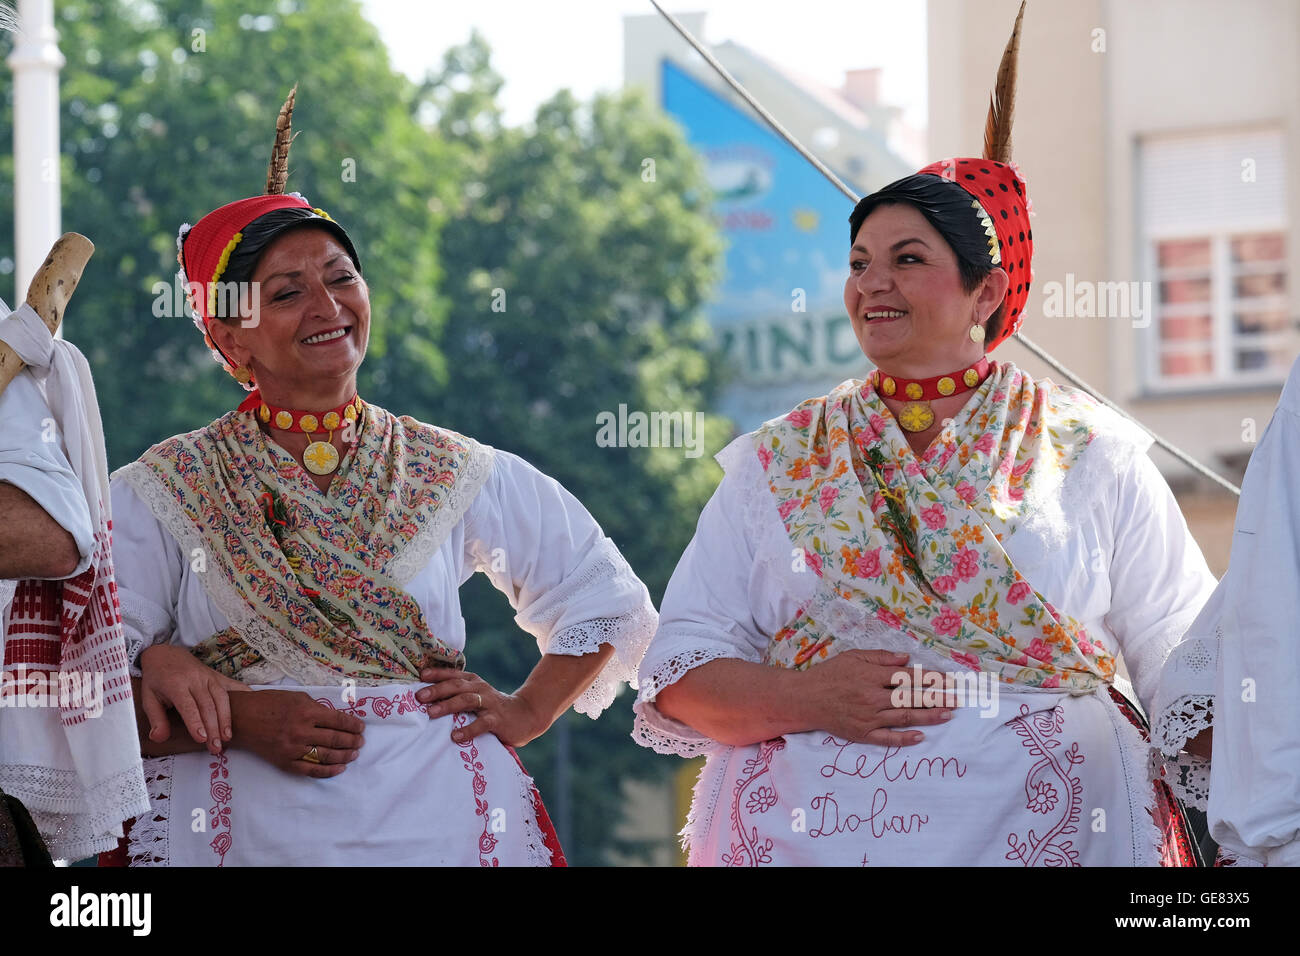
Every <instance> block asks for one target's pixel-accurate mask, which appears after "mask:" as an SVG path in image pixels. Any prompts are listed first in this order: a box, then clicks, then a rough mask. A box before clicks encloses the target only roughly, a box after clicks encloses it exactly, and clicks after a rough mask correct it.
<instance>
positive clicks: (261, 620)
mask: <svg viewBox="0 0 1300 956" xmlns="http://www.w3.org/2000/svg"><path fill="white" fill-rule="evenodd" d="M358 427H359V434H358V437H357V441H356V443H355V444H354V445H353V447H352V449H351V450H350V451H349V452H348V454H347V455H345V456H344V458H343V460H342V462H341V463H340V466H339V469H338V471H337V472H336V473H335V475H334V477H333V479H332V481H331V483H330V487H329V490H328V492H326V493H324V494H322V493H321V491H320V489H319V488H317V486H316V485H315V484H314V483H313V482H312V480H311V478H310V477H309V476H308V475H307V473H306V472H305V471H304V470H303V469H302V467H301V466H300V465H299V464H298V462H297V461H296V460H294V458H293V457H292V456H291V455H289V454H288V453H287V452H286V451H284V450H283V449H281V448H280V447H279V446H277V445H275V444H273V443H271V442H268V441H267V439H266V437H265V436H264V435H263V433H262V432H261V430H260V429H259V428H258V427H257V424H256V422H255V421H254V419H253V415H252V413H250V412H232V413H231V414H228V415H225V416H224V417H222V418H220V419H218V420H217V421H215V422H213V423H212V424H210V425H208V426H207V427H206V428H201V429H199V430H197V431H194V432H190V433H188V434H185V435H178V436H176V437H174V438H171V439H169V440H167V441H165V442H162V443H161V444H159V445H156V446H154V447H153V448H151V449H150V450H149V451H147V452H146V453H145V454H144V455H143V456H141V458H140V459H139V461H137V462H135V463H134V464H132V465H128V466H127V468H125V469H123V472H125V473H126V477H127V479H128V480H129V481H130V483H131V484H132V485H133V486H134V487H136V488H137V490H138V491H141V492H143V494H142V497H144V498H145V500H146V501H149V502H150V504H151V507H152V508H153V510H154V512H155V514H156V515H157V517H158V518H159V519H160V520H162V521H163V523H164V524H165V525H166V526H168V528H169V530H171V531H172V533H173V534H174V535H176V537H177V539H178V540H179V541H181V543H182V546H183V547H184V548H186V550H187V553H186V554H185V559H186V560H187V561H190V562H191V566H192V567H193V568H194V569H195V570H196V571H202V572H203V573H202V574H201V575H200V577H201V579H202V580H203V583H204V586H205V589H206V590H207V592H208V594H209V596H210V597H211V598H212V600H213V602H214V603H215V604H216V605H217V606H218V607H219V608H220V609H221V610H222V611H223V613H225V614H226V616H227V617H228V618H229V619H230V622H231V625H232V626H231V627H230V628H229V629H227V630H226V631H222V632H220V633H218V634H216V635H214V636H213V637H212V638H209V639H208V640H207V641H204V642H203V643H201V644H200V645H199V647H197V648H195V653H196V655H197V656H198V657H199V658H200V659H201V660H204V661H205V662H206V663H209V664H211V665H212V666H215V667H218V668H219V669H221V670H223V671H224V672H225V673H227V674H230V675H232V676H238V675H239V674H241V673H245V672H246V671H247V669H248V668H251V667H253V666H254V665H257V664H261V663H262V662H263V661H270V662H272V663H273V664H276V665H279V667H280V668H281V669H282V670H284V671H286V672H287V673H289V674H291V675H294V676H296V677H299V678H300V679H302V680H303V681H304V682H308V683H322V682H327V681H328V682H333V681H336V680H338V679H340V678H349V677H350V678H354V679H357V680H358V681H359V682H383V681H392V680H407V679H410V680H416V679H418V676H419V669H420V666H421V663H422V662H424V661H425V660H426V659H428V658H429V657H431V656H432V657H434V658H437V659H440V660H443V661H446V662H449V663H456V662H463V657H461V656H460V655H459V653H458V652H457V651H455V650H452V649H450V648H449V647H447V646H446V645H445V644H444V643H443V642H442V641H440V640H439V639H438V638H437V637H436V636H434V635H433V634H432V633H431V632H430V629H429V625H428V623H427V621H426V620H425V617H424V613H423V611H422V610H421V608H420V606H419V604H418V603H417V602H416V601H415V599H414V598H413V597H411V595H410V594H408V593H407V592H406V591H405V590H403V588H402V584H404V583H405V581H406V580H408V579H409V577H410V576H411V574H413V573H414V571H416V570H418V568H419V567H421V566H423V563H424V561H423V560H421V561H418V562H416V563H415V564H414V565H413V566H411V565H412V562H411V561H410V560H408V559H409V558H410V557H412V556H413V555H412V553H411V552H412V551H418V552H419V554H418V555H414V556H415V557H423V558H424V559H425V560H427V557H428V555H431V554H432V553H433V550H434V549H435V548H436V547H437V546H438V545H439V544H441V541H442V540H443V539H444V538H445V536H446V534H447V532H448V531H449V530H450V529H451V527H452V526H453V525H454V523H455V521H456V520H459V517H460V515H461V514H462V513H463V511H464V509H465V508H466V507H468V505H469V503H470V501H472V500H473V497H474V495H475V494H476V493H477V491H478V488H479V487H480V486H481V484H482V481H483V479H484V477H485V476H486V472H487V470H488V469H487V468H486V467H484V466H483V459H487V461H488V462H489V463H490V452H491V450H490V449H485V448H484V447H483V446H480V445H478V444H477V443H476V442H474V441H473V440H472V439H469V438H466V437H464V436H462V435H458V434H456V433H455V432H450V431H445V430H443V429H439V428H435V427H433V426H431V425H426V424H422V423H420V422H417V421H415V420H414V419H411V418H397V417H396V416H394V415H392V414H391V413H389V412H387V411H385V410H384V409H382V408H378V407H376V406H374V405H367V406H366V408H365V411H364V413H363V414H362V416H361V417H360V418H359V419H358ZM160 489H161V492H160ZM178 532H180V533H178ZM196 542H197V543H198V546H197V547H193V545H195V543H196ZM200 562H202V564H200ZM403 567H405V572H403V570H402V568H403Z"/></svg>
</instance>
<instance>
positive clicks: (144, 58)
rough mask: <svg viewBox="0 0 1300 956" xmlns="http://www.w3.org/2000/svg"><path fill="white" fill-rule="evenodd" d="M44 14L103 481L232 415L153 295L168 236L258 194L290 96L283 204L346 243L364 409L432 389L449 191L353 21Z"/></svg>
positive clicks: (401, 94) (320, 11)
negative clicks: (85, 263)
mask: <svg viewBox="0 0 1300 956" xmlns="http://www.w3.org/2000/svg"><path fill="white" fill-rule="evenodd" d="M268 7H269V8H270V10H271V12H267V10H268ZM55 12H56V16H57V22H56V26H57V28H58V30H59V34H60V40H59V42H60V47H61V49H62V50H63V53H64V55H65V57H66V58H67V65H66V66H65V67H64V70H63V72H62V76H61V101H62V107H63V108H62V116H61V123H62V128H61V138H62V144H63V145H62V151H63V157H62V159H63V168H62V172H63V185H64V193H63V210H64V212H63V222H64V228H65V229H71V230H76V231H79V232H83V233H85V234H86V235H88V236H90V238H91V239H92V240H93V241H94V242H95V244H96V253H95V257H94V258H93V259H92V260H91V264H90V266H89V268H88V269H87V272H86V275H85V277H84V278H83V284H82V291H81V292H80V294H79V295H78V296H77V298H76V299H75V300H74V301H73V304H72V307H71V310H70V314H69V316H68V319H67V333H66V334H67V336H68V338H69V339H71V340H72V341H74V342H76V343H77V344H78V345H79V346H80V347H81V348H82V350H83V351H85V352H86V355H87V358H89V360H90V363H91V366H92V368H93V370H94V373H95V381H96V384H97V387H98V391H99V398H100V402H101V404H102V405H103V406H104V413H105V414H104V419H105V426H106V432H107V443H108V452H109V461H110V464H111V465H112V466H118V465H122V464H125V463H126V462H127V461H130V460H132V459H133V458H135V457H136V456H137V455H138V454H139V453H140V452H141V451H143V450H144V449H145V448H147V447H149V446H150V445H152V444H153V443H154V442H156V441H159V440H161V439H162V438H164V437H166V436H168V435H171V434H174V433H176V432H180V431H188V430H189V429H192V428H195V427H198V426H199V425H201V424H203V423H205V422H208V421H211V420H212V419H213V418H215V417H217V416H218V415H219V414H221V413H223V412H225V411H228V410H229V409H230V408H232V407H233V406H234V405H235V404H237V403H238V401H239V400H240V398H241V397H242V393H241V392H240V390H239V387H238V386H237V385H235V384H234V382H233V381H232V380H231V379H230V378H229V377H228V376H226V375H225V373H223V372H222V371H221V370H220V369H219V368H218V367H217V366H216V364H215V363H214V362H212V360H211V358H210V357H209V355H208V353H207V351H206V350H205V349H204V348H202V347H201V344H200V339H199V335H198V332H197V331H196V330H195V328H194V327H193V325H192V323H191V321H190V319H189V318H188V316H186V315H183V314H178V313H177V312H176V310H175V309H174V307H173V306H172V304H171V303H170V302H160V300H159V296H158V292H157V286H158V284H160V283H161V284H166V285H168V286H171V285H172V284H173V281H174V277H175V275H176V271H177V263H176V232H177V229H178V228H179V226H180V225H181V223H182V222H186V221H188V222H196V221H197V220H198V218H199V217H200V216H202V215H203V214H204V213H205V212H207V211H208V210H210V209H214V208H216V207H217V206H219V205H221V204H223V203H226V202H230V201H231V200H233V199H237V198H241V197H244V196H251V195H257V194H259V193H261V192H262V191H263V189H264V188H265V182H266V163H267V159H268V157H269V155H270V146H271V139H272V136H273V134H274V131H275V116H276V113H277V111H278V110H279V107H280V103H281V102H282V101H283V99H284V97H285V95H286V94H287V93H288V91H289V89H290V87H292V86H293V85H294V84H295V83H297V84H298V85H299V95H298V107H297V109H296V111H295V117H294V120H295V128H296V129H297V130H299V131H300V135H299V136H298V139H297V141H296V142H295V144H294V147H293V152H292V154H291V157H290V176H289V185H288V188H289V189H290V190H292V191H300V192H302V193H303V194H304V195H305V196H307V198H308V199H310V200H311V202H312V203H313V204H315V205H317V206H320V207H322V208H324V209H326V210H327V211H328V212H329V213H330V214H331V215H332V216H334V218H336V219H338V220H339V221H340V222H342V223H344V224H345V225H346V226H347V228H348V231H349V233H350V234H351V235H352V236H353V239H354V241H355V242H356V245H357V247H358V250H359V251H360V254H361V256H362V267H363V269H364V271H365V275H366V278H367V281H368V282H369V284H370V286H371V296H372V310H373V315H374V322H373V328H372V332H371V344H370V354H369V358H368V360H367V363H366V366H365V368H364V370H363V376H364V379H365V380H364V383H363V390H364V393H365V394H366V395H367V396H369V397H371V398H372V399H373V400H374V401H376V402H379V403H380V404H400V403H398V402H397V401H396V399H397V398H398V397H399V396H400V395H401V394H403V391H404V386H403V383H404V382H405V381H406V380H408V379H411V378H418V379H420V380H429V381H435V382H437V381H444V382H445V380H446V376H447V367H446V364H445V362H444V361H443V359H442V356H441V355H440V354H439V352H438V349H437V346H436V345H435V344H434V343H435V341H436V337H437V333H438V328H439V325H440V323H441V322H442V321H443V319H444V316H445V311H446V309H445V303H443V302H442V301H440V299H439V296H438V292H437V290H438V285H439V281H440V278H441V275H440V271H439V264H438V242H439V232H440V224H441V218H442V217H441V214H440V213H439V210H441V209H444V208H446V207H447V205H448V202H449V200H450V199H451V198H452V196H453V195H454V190H455V176H454V173H453V171H452V170H451V169H450V164H449V162H448V156H449V152H448V149H447V148H446V146H445V144H444V143H443V142H442V140H441V139H440V138H439V137H437V136H431V135H429V133H428V131H427V130H426V129H424V128H423V127H422V126H421V125H420V123H419V122H418V121H417V119H416V117H415V115H414V106H415V102H416V97H417V93H418V91H417V89H416V87H415V85H414V84H412V83H411V82H409V81H408V80H407V79H406V78H405V77H403V76H401V75H400V74H397V73H395V72H394V71H393V70H392V69H391V67H390V66H389V63H388V54H387V50H386V49H385V47H384V45H383V43H382V42H381V41H380V39H379V36H378V34H377V32H376V31H375V29H374V27H373V26H372V25H371V24H370V23H368V22H367V21H366V20H365V19H364V18H363V17H362V16H361V13H360V7H359V5H358V4H357V3H355V2H353V0H312V2H310V3H306V2H298V0H278V2H276V3H273V4H267V3H266V2H264V0H221V2H217V0H197V2H196V0H154V2H144V0H134V2H132V0H60V2H59V3H58V4H57V5H56V9H55ZM0 42H4V43H5V44H9V43H11V40H10V39H9V38H5V39H4V40H3V41H0ZM4 52H6V53H7V52H8V46H7V45H6V48H5V50H4ZM11 86H12V84H6V85H5V90H4V95H5V97H6V102H5V104H4V106H5V111H4V117H3V124H4V130H3V133H2V135H4V136H5V137H10V136H11V130H12V116H13V113H12V89H11ZM4 162H5V164H7V170H6V171H7V172H8V175H6V176H4V177H3V180H4V183H5V186H6V188H8V189H9V190H10V193H9V194H8V195H5V196H3V197H0V202H3V206H4V207H5V208H0V216H3V217H4V221H6V222H8V221H12V192H11V190H12V183H13V176H12V158H11V157H10V156H8V155H7V154H6V155H5V157H4ZM10 241H11V240H10V239H9V237H7V236H6V237H5V242H6V243H8V242H10ZM156 310H157V311H163V312H165V313H166V314H163V315H156V314H155V311H156ZM164 396H165V397H164ZM139 409H147V410H148V412H147V414H140V412H139V411H138V410H139Z"/></svg>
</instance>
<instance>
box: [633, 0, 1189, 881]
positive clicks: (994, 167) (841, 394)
mask: <svg viewBox="0 0 1300 956" xmlns="http://www.w3.org/2000/svg"><path fill="white" fill-rule="evenodd" d="M1018 28H1019V21H1017V34H1018ZM1015 44H1016V35H1013V39H1012V43H1011V44H1009V45H1008V54H1007V56H1008V57H1011V58H1012V59H1014V48H1015ZM1006 72H1007V70H1006V60H1005V59H1004V68H1003V74H1004V75H1005V74H1006ZM1012 72H1014V70H1012ZM998 94H999V95H998V101H999V102H1000V103H1002V104H1009V103H1010V93H1009V91H1008V90H1006V89H1005V88H1002V87H1001V84H1000V88H999V91H998ZM1007 113H1009V108H1008V110H1007ZM1008 124H1009V117H1008V118H1005V119H1003V118H1001V117H993V118H991V122H990V135H989V141H988V142H986V157H985V158H961V159H954V160H948V161H945V162H941V163H935V164H933V165H931V166H927V167H926V168H925V169H922V170H921V171H920V172H918V173H917V174H916V175H914V176H909V177H906V178H905V179H902V180H899V181H898V182H895V183H892V184H890V185H888V186H886V187H884V188H883V189H881V190H880V191H878V192H876V193H873V194H872V195H870V196H868V197H866V198H865V199H863V200H862V201H861V202H859V203H858V205H857V207H856V208H855V209H854V211H853V215H852V216H851V217H850V233H849V237H850V243H851V248H850V249H849V254H848V275H847V278H846V280H845V284H844V304H845V307H846V309H847V310H848V313H849V316H850V318H851V319H852V323H853V328H854V331H855V333H856V335H857V338H858V342H859V344H860V345H861V348H862V351H863V353H864V354H865V355H866V357H867V358H868V359H870V360H871V362H872V364H873V365H874V366H875V367H876V368H875V371H874V372H872V373H871V375H870V376H868V377H867V378H866V379H865V380H861V381H849V382H845V383H844V384H842V385H840V386H839V387H837V388H836V389H835V390H834V391H832V392H831V393H830V394H829V395H826V396H823V397H820V398H815V399H810V400H808V401H805V402H803V403H802V404H800V405H799V406H798V407H796V408H795V409H793V410H792V411H791V412H789V413H788V414H787V415H784V416H782V417H781V418H777V419H774V420H772V421H770V422H768V423H766V424H765V425H763V426H762V427H761V428H759V429H758V430H757V431H755V432H752V433H750V434H747V435H743V436H741V437H740V438H738V439H736V441H735V442H733V443H732V444H731V445H730V446H729V447H728V448H726V449H725V450H724V451H723V452H722V453H721V454H720V455H719V456H718V459H719V461H720V463H721V464H722V465H723V467H724V469H725V470H726V477H725V478H724V479H723V482H722V484H721V485H720V487H719V488H718V491H717V493H716V494H715V495H714V497H713V499H712V500H711V501H710V502H709V504H708V505H707V507H706V508H705V510H704V512H703V514H702V515H701V517H700V522H699V527H698V530H697V532H696V535H695V538H694V540H693V541H692V542H691V544H690V546H689V547H688V548H687V550H686V553H685V554H684V555H683V557H682V560H681V562H680V564H679V565H678V567H677V570H676V573H675V574H674V576H673V578H672V581H671V582H670V584H669V586H668V590H667V592H666V594H665V597H664V601H663V604H662V607H661V612H660V629H659V632H658V634H657V635H656V638H655V640H654V642H652V644H651V647H650V649H649V651H648V652H647V654H646V657H645V659H644V661H643V662H642V667H641V673H640V686H641V692H640V696H639V699H638V702H637V705H636V709H637V715H638V722H637V728H636V731H635V733H634V736H636V737H637V739H638V740H639V741H640V742H641V743H643V744H644V745H646V746H650V747H653V748H654V749H656V750H658V751H659V752H661V753H677V754H681V755H683V756H693V755H697V754H707V755H708V758H709V759H708V763H707V764H706V766H705V769H704V771H703V773H702V774H701V776H700V779H699V783H698V784H697V786H696V788H695V800H694V805H693V807H692V811H691V815H690V817H689V818H688V823H687V828H686V831H685V837H686V841H687V843H688V846H689V850H690V859H691V862H692V863H696V864H706V865H731V866H735V865H746V866H751V865H760V864H837V865H864V864H868V863H870V864H880V865H890V864H894V865H900V864H955V865H1008V864H1010V865H1026V866H1029V865H1057V866H1059V865H1143V864H1159V863H1165V864H1173V865H1182V864H1186V863H1188V862H1189V861H1191V860H1192V859H1193V858H1194V855H1195V848H1194V847H1193V846H1192V845H1191V841H1190V840H1189V838H1188V830H1187V827H1186V826H1185V822H1184V819H1183V816H1182V812H1181V808H1180V806H1179V804H1178V803H1177V802H1176V801H1175V800H1173V799H1172V798H1171V794H1170V792H1169V789H1168V787H1167V786H1166V785H1165V784H1164V783H1163V782H1159V781H1153V779H1152V778H1151V777H1150V776H1149V770H1148V765H1149V757H1150V756H1151V753H1152V749H1151V745H1150V743H1149V740H1148V738H1147V735H1146V733H1145V730H1144V728H1143V726H1142V718H1141V716H1140V714H1139V712H1138V711H1137V710H1136V709H1135V708H1134V707H1133V706H1132V705H1131V704H1129V703H1128V701H1127V700H1126V698H1125V697H1124V696H1123V695H1121V694H1120V693H1119V692H1118V691H1116V689H1115V687H1116V685H1117V684H1118V683H1120V680H1119V679H1118V678H1117V676H1116V663H1117V659H1118V657H1119V655H1120V654H1121V653H1122V654H1123V657H1124V660H1125V662H1126V663H1127V667H1128V671H1129V673H1130V675H1131V676H1132V679H1133V682H1134V684H1135V686H1136V691H1137V696H1138V697H1139V698H1140V700H1141V702H1142V704H1143V706H1144V707H1145V708H1146V710H1147V712H1148V713H1151V714H1153V715H1155V716H1156V725H1157V727H1156V732H1157V733H1158V734H1159V735H1160V738H1161V742H1162V743H1168V742H1169V741H1168V739H1167V738H1170V737H1172V736H1174V734H1175V732H1174V731H1173V730H1172V729H1171V728H1172V722H1174V721H1175V718H1176V717H1177V716H1178V715H1179V714H1180V713H1181V712H1182V708H1183V705H1184V704H1186V703H1187V702H1188V700H1189V699H1190V697H1191V695H1194V694H1195V692H1196V691H1197V690H1198V689H1199V688H1200V686H1201V677H1202V675H1198V674H1194V673H1192V671H1191V670H1190V669H1189V668H1187V667H1185V666H1184V667H1181V668H1180V666H1179V663H1180V662H1179V661H1177V660H1173V659H1170V660H1166V658H1167V655H1168V653H1169V650H1170V648H1171V647H1172V646H1173V645H1174V644H1175V643H1176V642H1177V640H1178V638H1179V637H1180V636H1181V635H1182V633H1183V631H1184V630H1185V629H1186V627H1187V626H1188V624H1189V623H1190V622H1191V621H1192V619H1193V618H1194V617H1195V616H1196V614H1197V611H1198V610H1199V609H1200V607H1201V605H1202V604H1203V603H1204V601H1205V600H1206V598H1207V597H1208V595H1209V593H1210V591H1211V590H1212V589H1213V587H1214V578H1213V577H1212V576H1211V574H1210V572H1209V570H1208V569H1207V568H1206V565H1205V561H1204V559H1203V558H1202V556H1201V554H1200V551H1199V550H1198V548H1197V546H1196V544H1195V542H1194V541H1193V540H1192V538H1191V536H1190V534H1189V533H1188V531H1187V527H1186V525H1185V523H1184V522H1183V519H1182V516H1181V514H1180V513H1179V510H1178V507H1177V505H1176V503H1175V501H1174V499H1173V496H1172V495H1171V494H1170V491H1169V489H1168V487H1167V485H1166V484H1165V482H1164V481H1163V479H1162V478H1161V476H1160V473H1159V472H1158V471H1157V470H1156V468H1155V466H1154V464H1153V463H1152V462H1151V461H1150V459H1149V458H1148V457H1147V456H1146V454H1145V452H1146V449H1147V448H1148V446H1149V445H1150V439H1149V437H1148V436H1147V435H1146V434H1145V433H1143V432H1141V431H1140V430H1139V429H1136V428H1135V427H1133V426H1131V425H1129V424H1128V423H1127V422H1126V421H1125V420H1124V419H1122V418H1121V417H1120V416H1118V415H1117V414H1115V413H1114V412H1112V411H1111V410H1109V409H1108V408H1106V407H1105V406H1103V405H1100V404H1099V403H1097V402H1096V401H1095V400H1093V399H1092V398H1090V397H1089V396H1088V395H1086V394H1084V393H1082V392H1080V391H1078V390H1076V389H1072V388H1066V387H1061V386H1058V385H1054V384H1053V383H1052V382H1050V381H1047V380H1044V381H1035V380H1034V379H1032V378H1030V377H1029V376H1028V375H1026V374H1025V373H1024V372H1023V371H1021V370H1020V369H1018V368H1016V367H1015V366H1014V365H1012V364H1011V363H1009V362H998V361H995V360H993V359H991V358H990V356H989V354H988V353H990V352H991V351H992V350H993V349H995V348H996V347H997V346H998V345H999V344H1000V343H1001V342H1003V341H1005V340H1006V339H1007V337H1009V336H1010V335H1012V334H1013V333H1014V332H1015V331H1016V329H1017V328H1019V326H1020V324H1021V322H1022V321H1023V319H1024V311H1025V303H1026V300H1027V297H1028V290H1029V284H1030V281H1031V279H1032V255H1033V230H1032V228H1031V225H1030V220H1029V211H1030V206H1029V200H1028V193H1027V190H1026V187H1025V182H1024V179H1023V178H1022V177H1021V176H1020V174H1019V172H1018V170H1017V169H1016V167H1015V166H1014V165H1013V164H1011V163H1010V161H1009V155H1010V151H1009V147H1008V145H1007V144H1008V142H1009V129H1008ZM1182 663H1183V664H1186V662H1182ZM1211 678H1212V675H1211ZM1179 727H1181V730H1182V734H1183V736H1182V737H1181V738H1180V739H1178V740H1177V741H1175V742H1174V743H1175V744H1176V746H1175V748H1174V749H1175V750H1177V749H1181V746H1182V744H1183V743H1184V742H1186V738H1187V737H1191V736H1195V735H1196V733H1197V732H1198V731H1199V730H1200V729H1201V726H1197V725H1195V724H1194V723H1193V724H1189V723H1182V724H1179ZM918 728H920V729H918ZM1194 746H1195V745H1194Z"/></svg>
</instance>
